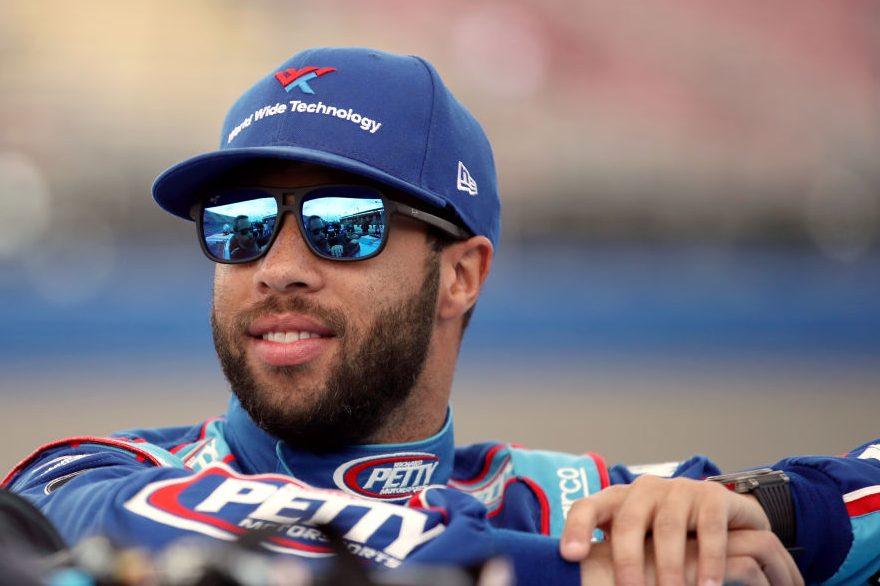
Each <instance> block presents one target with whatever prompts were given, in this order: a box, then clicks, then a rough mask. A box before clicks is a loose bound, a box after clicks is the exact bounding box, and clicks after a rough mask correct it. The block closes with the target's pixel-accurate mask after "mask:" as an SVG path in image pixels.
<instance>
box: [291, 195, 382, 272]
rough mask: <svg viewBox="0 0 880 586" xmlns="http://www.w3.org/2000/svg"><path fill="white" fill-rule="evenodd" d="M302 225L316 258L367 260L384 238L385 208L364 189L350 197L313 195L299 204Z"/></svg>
mask: <svg viewBox="0 0 880 586" xmlns="http://www.w3.org/2000/svg"><path fill="white" fill-rule="evenodd" d="M337 189H338V188H337ZM302 223H303V227H304V228H305V231H306V234H309V235H310V238H309V240H310V242H309V244H310V245H311V247H312V250H314V251H315V252H316V253H317V254H318V255H320V256H322V257H324V258H331V259H333V258H343V259H345V258H352V259H355V258H367V257H370V256H373V255H374V254H376V252H377V251H378V250H379V248H380V246H381V244H382V239H383V238H384V237H385V206H384V205H383V203H382V199H381V197H379V196H378V194H376V192H373V191H371V190H367V189H364V191H363V193H358V192H357V191H356V190H355V191H352V192H351V195H348V194H347V193H346V194H341V195H335V194H331V193H320V194H314V195H313V196H312V197H311V198H310V199H307V200H305V201H304V202H303V205H302Z"/></svg>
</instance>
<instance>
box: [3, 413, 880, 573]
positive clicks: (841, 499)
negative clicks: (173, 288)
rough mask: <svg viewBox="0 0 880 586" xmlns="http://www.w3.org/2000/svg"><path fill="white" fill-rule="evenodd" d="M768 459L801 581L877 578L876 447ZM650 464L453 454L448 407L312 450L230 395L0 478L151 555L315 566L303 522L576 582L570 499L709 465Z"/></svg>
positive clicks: (369, 542) (499, 447)
mask: <svg viewBox="0 0 880 586" xmlns="http://www.w3.org/2000/svg"><path fill="white" fill-rule="evenodd" d="M773 467H774V468H775V469H778V470H783V471H785V472H786V473H787V474H788V476H789V477H790V479H791V481H790V486H791V491H792V499H793V502H794V506H795V513H796V524H797V544H798V546H800V547H801V548H803V549H802V551H801V552H800V553H799V554H798V555H797V556H796V559H797V562H798V565H799V567H800V569H801V571H802V573H803V574H804V578H805V580H806V582H807V583H820V582H826V583H847V584H880V440H875V441H874V442H869V443H868V444H865V445H863V446H861V447H859V448H857V449H855V450H854V451H852V452H851V453H849V454H848V455H846V456H842V457H821V456H809V457H798V458H789V459H786V460H782V461H781V462H779V463H777V464H776V465H775V466H773ZM661 468H662V467H661ZM661 468H658V467H655V468H652V469H648V470H646V469H635V468H628V467H626V466H622V465H616V466H612V467H608V466H606V464H605V462H604V461H603V460H602V458H601V457H600V456H598V455H597V454H593V453H586V454H582V455H571V454H562V453H555V452H545V451H534V450H528V449H525V448H521V447H515V446H512V445H510V444H504V443H496V442H488V443H481V444H476V445H472V446H468V447H463V448H455V446H454V443H453V434H452V418H451V415H448V416H447V420H446V423H445V425H444V427H443V429H441V430H440V431H439V432H438V433H437V434H436V435H434V436H433V437H430V438H428V439H426V440H423V441H419V442H413V443H407V444H394V445H365V446H356V447H352V448H349V449H346V450H343V451H340V452H336V453H330V454H326V453H322V454H314V453H309V452H305V451H301V450H296V449H293V448H291V447H290V446H288V445H286V444H284V443H283V442H280V441H278V440H277V439H276V438H274V437H272V436H270V435H269V434H267V433H266V432H265V431H263V430H262V429H261V428H259V427H258V426H257V425H256V424H255V423H254V422H253V421H252V420H251V419H250V417H249V416H248V414H247V413H246V412H245V411H244V409H243V408H242V407H241V405H240V404H239V403H238V401H237V399H235V398H234V397H233V398H232V399H231V400H230V404H229V408H228V411H227V413H226V415H225V417H221V418H214V419H209V420H207V421H205V422H203V423H201V424H199V425H196V426H192V427H173V428H160V429H138V430H131V431H127V432H122V433H119V434H115V435H113V436H110V437H77V438H69V439H65V440H61V441H57V442H53V443H51V444H49V445H47V446H44V447H42V448H40V449H38V450H37V451H36V452H35V453H34V454H32V455H31V456H30V457H28V458H26V459H25V460H24V461H23V462H22V463H21V464H19V465H18V466H17V467H16V468H15V469H13V470H12V472H10V474H9V475H8V476H7V477H6V479H5V480H4V481H3V483H2V486H3V487H6V488H9V489H11V490H12V491H14V492H17V493H19V494H21V495H23V496H25V497H27V498H28V499H30V500H31V501H32V502H34V503H35V504H36V505H37V506H38V507H39V508H40V509H41V510H42V511H43V512H44V513H45V514H46V515H47V516H48V517H49V518H50V519H51V520H52V522H53V523H54V524H55V525H56V527H57V528H58V530H59V531H60V533H61V534H62V536H63V537H64V538H65V539H66V540H67V542H68V543H71V544H72V543H76V542H77V541H79V540H80V539H82V538H84V537H87V536H89V535H92V534H103V535H106V536H107V537H109V538H110V539H111V540H112V541H114V542H115V543H116V544H118V545H120V546H122V547H128V546H140V547H146V548H149V549H153V550H159V549H161V548H162V547H163V546H166V545H167V544H169V543H170V542H171V541H173V540H175V539H176V538H178V537H181V536H184V535H200V536H206V537H209V538H213V539H220V540H234V539H237V538H238V537H239V536H241V535H242V534H244V533H246V532H248V531H250V530H253V529H262V530H264V531H269V532H270V533H271V537H270V538H268V539H267V540H266V541H265V542H264V544H265V547H267V548H268V549H270V550H273V551H275V552H280V553H286V554H294V555H298V556H301V557H303V558H312V559H316V560H320V559H321V558H326V557H327V556H329V555H331V553H330V550H329V548H328V547H327V544H326V542H325V541H324V537H323V536H322V535H321V533H320V532H319V531H318V530H317V529H316V528H315V525H319V524H332V525H333V526H334V527H336V529H337V530H338V531H340V532H341V533H342V534H343V538H344V540H345V542H346V545H347V547H348V549H349V550H350V551H351V552H352V553H353V554H354V555H355V556H358V557H360V558H363V559H366V560H369V561H370V562H371V563H372V564H375V565H376V566H378V567H397V566H399V565H400V564H401V563H403V562H425V563H447V564H473V563H478V562H481V561H484V560H485V559H487V558H489V557H490V556H493V555H499V554H501V555H506V556H507V557H509V558H510V559H511V560H512V561H513V564H514V568H515V572H516V577H517V581H518V583H520V584H536V583H542V584H579V583H580V573H579V566H578V564H574V563H569V562H565V561H564V560H563V559H562V558H561V557H560V556H559V554H558V536H559V535H560V533H561V530H562V527H563V524H564V521H565V515H566V513H567V511H568V509H569V508H570V506H571V505H572V503H573V502H574V501H575V500H577V499H579V498H581V497H584V496H587V495H589V494H593V493H595V492H597V491H599V490H601V489H602V488H605V487H607V486H608V485H610V484H618V483H628V482H630V481H632V480H633V479H634V478H635V477H636V476H637V475H638V474H641V473H654V474H660V475H666V476H677V477H689V478H695V479H703V478H705V477H707V476H709V475H714V474H718V473H719V470H718V469H717V467H716V466H715V465H714V464H713V463H712V462H711V461H709V460H708V459H707V458H706V457H704V456H695V457H693V458H691V459H689V460H686V461H684V462H680V463H675V464H673V465H667V466H666V469H665V470H663V469H661Z"/></svg>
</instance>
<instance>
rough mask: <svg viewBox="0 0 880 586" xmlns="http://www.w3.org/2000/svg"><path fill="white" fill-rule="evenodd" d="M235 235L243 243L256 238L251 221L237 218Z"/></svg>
mask: <svg viewBox="0 0 880 586" xmlns="http://www.w3.org/2000/svg"><path fill="white" fill-rule="evenodd" d="M233 237H234V238H235V239H236V240H238V241H239V242H241V243H246V242H249V241H251V240H253V239H254V234H253V231H252V230H251V223H250V222H249V221H247V220H246V219H244V218H236V220H235V223H234V226H233Z"/></svg>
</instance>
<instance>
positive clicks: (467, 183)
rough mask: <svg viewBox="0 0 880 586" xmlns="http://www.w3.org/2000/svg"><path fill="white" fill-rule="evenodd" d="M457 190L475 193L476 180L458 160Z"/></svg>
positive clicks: (470, 193)
mask: <svg viewBox="0 0 880 586" xmlns="http://www.w3.org/2000/svg"><path fill="white" fill-rule="evenodd" d="M458 190H459V191H464V192H465V193H467V194H468V195H477V182H476V180H474V178H473V177H471V172H470V171H468V170H467V167H465V166H464V163H462V162H461V161H459V162H458Z"/></svg>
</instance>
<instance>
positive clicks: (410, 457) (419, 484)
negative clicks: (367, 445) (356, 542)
mask: <svg viewBox="0 0 880 586" xmlns="http://www.w3.org/2000/svg"><path fill="white" fill-rule="evenodd" d="M439 463H440V459H439V458H438V457H437V456H435V455H434V454H426V453H423V452H399V453H396V454H383V455H381V456H369V457H366V458H358V459H357V460H352V461H351V462H346V463H345V464H343V465H342V466H340V467H339V468H337V469H336V471H335V472H334V473H333V481H334V482H335V483H336V486H338V487H339V488H341V489H342V490H344V491H345V492H347V493H349V494H355V495H358V496H366V497H370V498H374V499H382V500H404V499H408V498H409V497H411V496H412V495H414V494H415V493H417V492H419V491H420V490H423V489H425V488H427V487H428V486H429V485H430V484H431V476H433V474H434V470H435V469H436V468H437V464H439Z"/></svg>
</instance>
